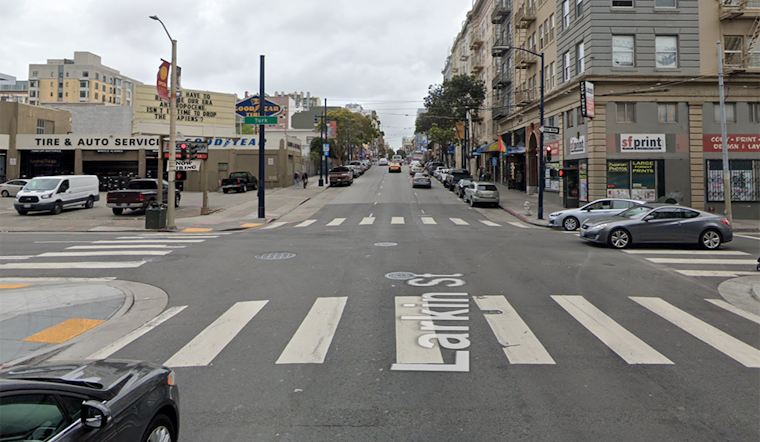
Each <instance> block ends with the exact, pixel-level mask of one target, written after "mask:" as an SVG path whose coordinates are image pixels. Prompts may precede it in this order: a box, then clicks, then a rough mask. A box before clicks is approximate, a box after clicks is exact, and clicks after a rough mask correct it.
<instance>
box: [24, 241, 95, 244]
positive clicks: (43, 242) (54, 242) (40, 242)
mask: <svg viewBox="0 0 760 442" xmlns="http://www.w3.org/2000/svg"><path fill="white" fill-rule="evenodd" d="M77 242H90V241H35V242H34V243H35V244H71V243H77Z"/></svg>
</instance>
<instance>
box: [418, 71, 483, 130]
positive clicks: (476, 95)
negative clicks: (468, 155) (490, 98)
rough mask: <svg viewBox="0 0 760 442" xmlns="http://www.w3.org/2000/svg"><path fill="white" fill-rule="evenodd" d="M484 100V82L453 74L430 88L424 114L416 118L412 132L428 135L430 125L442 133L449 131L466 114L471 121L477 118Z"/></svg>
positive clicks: (469, 76) (468, 76)
mask: <svg viewBox="0 0 760 442" xmlns="http://www.w3.org/2000/svg"><path fill="white" fill-rule="evenodd" d="M485 98H486V85H485V83H484V82H483V81H482V80H478V79H476V78H475V77H474V76H472V75H457V76H454V77H452V78H451V79H450V80H446V81H444V82H443V84H435V85H432V86H430V88H428V96H427V97H425V100H424V102H425V109H426V110H427V112H425V113H422V114H420V115H419V116H418V117H417V121H416V122H415V126H416V128H415V132H416V133H429V131H430V129H431V128H432V127H433V124H435V125H436V126H437V127H438V128H440V129H442V130H447V129H452V128H453V127H454V125H455V123H456V122H457V121H464V119H465V116H466V115H467V112H468V111H469V112H470V115H471V117H472V118H478V116H479V112H480V107H481V106H482V105H483V101H484V100H485ZM452 139H453V138H452Z"/></svg>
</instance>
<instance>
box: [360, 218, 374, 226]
mask: <svg viewBox="0 0 760 442" xmlns="http://www.w3.org/2000/svg"><path fill="white" fill-rule="evenodd" d="M374 222H375V218H372V217H371V216H367V217H364V218H362V221H361V222H360V223H359V225H360V226H367V225H371V224H372V223H374Z"/></svg>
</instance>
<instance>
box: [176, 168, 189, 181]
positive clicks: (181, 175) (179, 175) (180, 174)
mask: <svg viewBox="0 0 760 442" xmlns="http://www.w3.org/2000/svg"><path fill="white" fill-rule="evenodd" d="M176 173H177V175H176V176H175V177H174V180H175V181H185V180H186V179H187V171H184V170H178V171H176Z"/></svg>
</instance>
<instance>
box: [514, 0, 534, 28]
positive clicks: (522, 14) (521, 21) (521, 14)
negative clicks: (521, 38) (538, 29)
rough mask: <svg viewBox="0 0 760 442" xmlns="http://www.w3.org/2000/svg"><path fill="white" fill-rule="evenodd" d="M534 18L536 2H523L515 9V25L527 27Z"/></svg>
mask: <svg viewBox="0 0 760 442" xmlns="http://www.w3.org/2000/svg"><path fill="white" fill-rule="evenodd" d="M535 19H536V4H535V3H531V4H527V3H523V4H522V5H520V7H519V8H517V10H516V11H515V27H517V28H527V27H528V26H530V24H531V23H533V21H534V20H535Z"/></svg>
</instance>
